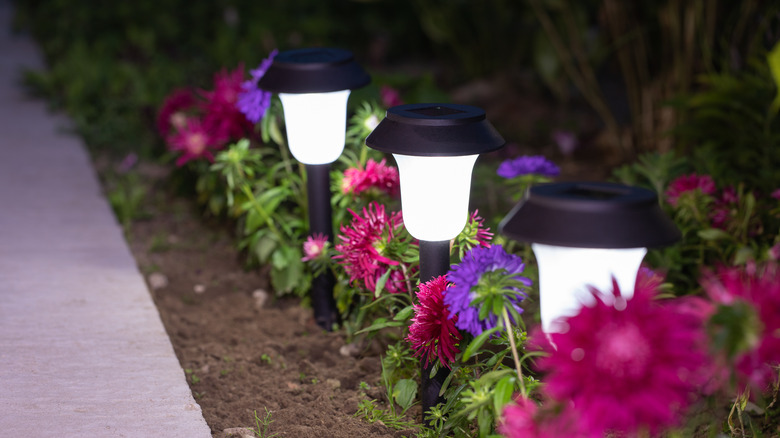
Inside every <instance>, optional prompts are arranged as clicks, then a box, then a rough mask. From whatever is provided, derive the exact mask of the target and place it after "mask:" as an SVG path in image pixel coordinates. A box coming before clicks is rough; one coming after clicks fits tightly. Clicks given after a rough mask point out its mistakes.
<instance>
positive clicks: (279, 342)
mask: <svg viewBox="0 0 780 438" xmlns="http://www.w3.org/2000/svg"><path fill="white" fill-rule="evenodd" d="M155 186H156V187H155V189H154V192H153V193H154V194H152V195H150V196H149V198H153V200H152V202H147V204H146V205H145V206H144V209H145V211H146V212H147V213H149V214H148V215H147V216H148V217H147V218H146V219H144V220H141V221H136V222H134V223H133V225H132V228H131V230H130V233H129V236H128V240H129V242H130V247H131V250H132V252H133V254H134V255H135V258H136V261H137V263H138V266H139V269H140V270H141V271H142V272H143V273H144V275H145V276H146V278H147V280H148V281H149V280H150V278H151V277H150V276H152V275H154V276H155V277H157V278H158V279H159V278H160V275H163V276H164V277H165V278H166V279H167V285H165V286H164V287H159V286H156V287H153V286H154V285H153V284H152V283H153V282H156V281H157V279H152V283H150V290H151V293H152V295H153V297H154V301H155V303H156V305H157V308H158V310H159V312H160V316H161V318H162V321H163V323H164V325H165V328H166V330H167V332H168V334H169V336H170V338H171V342H172V343H173V347H174V350H175V352H176V355H177V357H178V359H179V362H180V363H181V365H182V368H184V369H185V371H186V374H187V381H188V383H189V384H190V387H191V389H192V393H193V395H194V396H195V399H196V400H197V402H198V403H199V404H200V406H201V408H202V410H203V415H204V417H205V419H206V422H207V423H208V425H209V426H210V427H211V431H212V434H213V436H215V437H226V436H228V434H227V433H225V430H226V429H230V428H237V427H250V428H254V427H255V426H256V423H255V412H257V415H258V417H260V419H261V420H262V419H263V418H264V417H265V415H266V409H267V410H268V411H269V412H270V413H271V417H270V419H271V420H272V422H271V423H270V426H269V427H268V430H267V433H268V435H267V436H272V435H273V434H278V435H277V436H280V437H284V436H288V437H296V438H309V437H311V438H315V437H317V438H321V437H334V438H338V437H344V438H347V437H349V438H354V437H386V438H393V437H401V436H408V435H409V434H410V433H409V432H408V431H407V432H405V433H404V432H403V431H395V430H392V429H389V428H387V427H385V426H384V425H382V424H379V423H375V424H369V423H368V422H367V421H365V420H362V419H359V418H355V417H354V416H353V414H355V412H356V411H357V408H358V403H359V401H360V400H361V399H363V398H365V397H371V398H377V399H381V398H382V394H381V389H380V387H379V376H380V358H379V355H378V352H377V351H373V352H371V351H368V352H364V353H363V354H359V355H357V356H356V357H352V356H345V355H342V354H340V349H341V347H342V346H344V338H343V334H340V333H338V332H333V333H328V332H325V331H323V330H321V329H320V328H319V327H318V326H317V325H316V324H315V323H314V319H313V316H312V312H311V310H310V309H306V308H303V307H301V305H300V300H298V299H295V298H285V299H278V300H277V299H274V298H273V296H272V293H271V291H270V289H269V285H268V280H267V276H266V275H264V273H263V270H262V269H259V270H258V269H253V270H246V269H245V268H244V266H243V262H244V260H243V256H242V255H241V254H240V253H239V252H238V251H237V250H236V248H235V244H234V240H233V236H232V235H231V233H230V231H229V230H228V229H226V227H225V225H224V224H220V223H217V222H216V221H213V220H209V219H207V218H204V217H203V216H202V215H201V213H200V211H199V210H198V208H197V206H196V205H194V204H193V203H192V202H191V201H188V200H186V199H184V198H177V197H175V196H172V195H170V194H169V193H167V191H166V190H165V189H164V188H163V186H164V184H163V182H162V181H158V182H157V183H156V184H155ZM257 290H264V291H268V292H269V295H271V296H270V297H269V299H268V300H267V301H266V302H265V303H264V304H263V305H262V306H261V305H259V304H258V302H257V301H258V300H257V299H256V298H255V297H254V293H255V291H257ZM259 293H260V292H259ZM361 382H366V383H367V384H368V385H369V389H368V390H365V389H361V387H360V383H361Z"/></svg>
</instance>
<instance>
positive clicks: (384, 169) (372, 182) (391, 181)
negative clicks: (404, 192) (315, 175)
mask: <svg viewBox="0 0 780 438" xmlns="http://www.w3.org/2000/svg"><path fill="white" fill-rule="evenodd" d="M371 189H378V190H380V191H382V192H384V193H387V194H388V195H390V196H397V195H398V193H399V191H400V181H399V179H398V169H396V168H395V167H393V166H388V165H386V164H385V160H384V159H382V161H380V162H378V163H377V162H376V161H374V160H373V159H370V158H369V159H368V162H367V163H366V168H365V169H361V168H359V167H357V168H355V167H353V168H350V169H347V170H345V171H344V178H343V179H342V180H341V192H342V193H345V194H346V193H352V194H355V195H359V194H361V193H363V192H366V191H369V190H371Z"/></svg>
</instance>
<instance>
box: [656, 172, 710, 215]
mask: <svg viewBox="0 0 780 438" xmlns="http://www.w3.org/2000/svg"><path fill="white" fill-rule="evenodd" d="M696 190H698V191H700V192H701V193H702V194H705V195H712V194H713V193H715V182H714V181H713V180H712V177H710V176H709V175H697V174H695V173H691V174H689V175H682V176H680V177H678V178H677V179H675V180H674V181H672V182H671V183H669V187H668V188H667V189H666V201H667V202H668V203H669V204H671V205H672V206H673V207H676V206H677V201H678V199H679V198H680V195H682V194H684V193H689V192H693V191H696Z"/></svg>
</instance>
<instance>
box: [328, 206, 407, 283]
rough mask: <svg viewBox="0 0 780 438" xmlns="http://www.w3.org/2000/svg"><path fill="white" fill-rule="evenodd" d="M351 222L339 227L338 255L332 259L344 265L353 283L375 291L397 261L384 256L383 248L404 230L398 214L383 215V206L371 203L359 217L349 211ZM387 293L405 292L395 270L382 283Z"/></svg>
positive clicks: (398, 272) (400, 276)
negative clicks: (380, 279)
mask: <svg viewBox="0 0 780 438" xmlns="http://www.w3.org/2000/svg"><path fill="white" fill-rule="evenodd" d="M349 212H350V213H351V214H352V223H351V224H350V225H349V226H344V225H342V226H341V228H340V230H341V234H340V235H339V236H338V238H339V240H340V242H339V243H337V244H336V251H337V252H338V253H339V254H338V255H336V256H334V257H333V258H334V259H335V260H337V261H338V263H339V264H341V265H342V266H344V270H345V271H346V273H347V275H349V280H350V282H352V283H355V282H362V283H363V285H364V286H365V288H366V289H368V290H369V291H374V289H376V284H377V281H378V280H379V278H380V277H382V275H383V274H385V273H386V272H387V270H388V269H392V268H393V267H395V266H399V262H398V261H395V260H391V259H389V258H387V257H386V256H385V254H384V253H385V248H386V247H387V245H388V244H389V243H390V241H391V240H393V238H394V237H395V235H396V233H397V232H399V231H400V230H401V229H402V227H403V219H402V218H401V212H393V213H390V214H387V213H385V206H384V205H381V204H379V203H377V202H371V203H369V204H368V207H364V208H363V212H362V215H359V214H357V213H355V212H354V211H352V210H349ZM385 288H386V289H387V290H388V291H389V292H390V293H398V292H405V291H406V289H405V284H404V277H403V274H402V273H401V272H400V271H398V270H395V271H394V272H392V273H391V274H390V278H389V279H388V280H387V283H385Z"/></svg>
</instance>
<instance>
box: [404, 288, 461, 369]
mask: <svg viewBox="0 0 780 438" xmlns="http://www.w3.org/2000/svg"><path fill="white" fill-rule="evenodd" d="M445 289H447V276H446V275H442V276H439V277H436V278H434V279H432V280H430V281H428V282H426V283H421V284H420V286H419V290H418V292H417V299H418V300H419V304H415V305H414V317H413V318H412V324H411V325H410V326H409V336H408V337H407V338H406V340H407V341H408V342H409V343H410V344H411V346H412V350H414V355H415V356H417V357H420V356H422V357H424V358H425V367H426V368H427V367H428V364H429V363H430V362H431V361H432V360H438V361H439V362H440V363H441V364H442V365H443V366H445V367H447V368H449V367H450V363H451V362H454V361H455V355H456V354H457V353H458V352H459V351H460V350H458V343H459V342H460V341H461V339H463V336H462V335H461V334H460V332H459V331H458V329H457V328H456V327H455V322H456V321H457V320H458V317H457V316H454V317H453V318H450V311H449V309H448V308H447V306H446V305H445V304H444V295H443V292H444V290H445Z"/></svg>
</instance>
